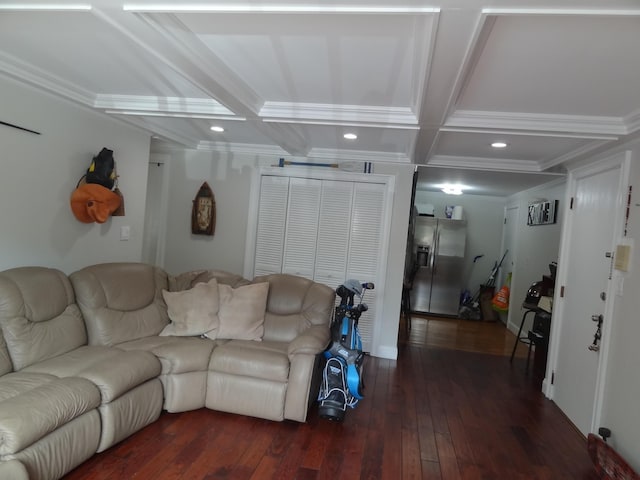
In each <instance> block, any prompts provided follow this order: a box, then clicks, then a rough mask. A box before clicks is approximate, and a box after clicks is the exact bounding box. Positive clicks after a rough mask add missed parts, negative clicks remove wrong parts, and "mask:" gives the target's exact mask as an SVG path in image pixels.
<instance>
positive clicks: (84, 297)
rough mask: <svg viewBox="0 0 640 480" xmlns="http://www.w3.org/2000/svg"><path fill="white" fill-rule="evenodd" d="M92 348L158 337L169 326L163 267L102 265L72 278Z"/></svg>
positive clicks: (81, 271) (70, 276) (166, 284)
mask: <svg viewBox="0 0 640 480" xmlns="http://www.w3.org/2000/svg"><path fill="white" fill-rule="evenodd" d="M69 278H70V279H71V283H72V284H73V289H74V291H75V293H76V301H77V303H78V306H79V307H80V310H81V311H82V315H83V317H84V320H85V323H86V326H87V334H88V336H89V344H90V345H107V346H112V345H117V344H119V343H123V342H128V341H131V340H137V339H139V338H144V337H150V336H152V335H157V334H159V333H160V332H161V331H162V329H163V328H164V327H165V326H166V325H168V323H169V316H168V314H167V306H166V304H165V302H164V299H163V298H162V290H163V289H164V290H167V289H168V288H169V279H168V275H167V274H166V272H165V271H164V270H162V269H161V268H158V267H155V266H153V265H148V264H144V263H102V264H98V265H91V266H89V267H85V268H83V269H82V270H78V271H77V272H74V273H72V274H71V275H69Z"/></svg>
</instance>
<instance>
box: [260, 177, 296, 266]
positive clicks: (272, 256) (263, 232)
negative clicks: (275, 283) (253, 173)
mask: <svg viewBox="0 0 640 480" xmlns="http://www.w3.org/2000/svg"><path fill="white" fill-rule="evenodd" d="M288 199H289V179H288V178H287V177H271V176H263V177H262V178H261V180H260V202H259V205H258V226H257V231H256V253H255V261H254V275H255V276H258V275H268V274H271V273H280V272H282V257H283V252H284V232H285V225H286V221H287V203H288Z"/></svg>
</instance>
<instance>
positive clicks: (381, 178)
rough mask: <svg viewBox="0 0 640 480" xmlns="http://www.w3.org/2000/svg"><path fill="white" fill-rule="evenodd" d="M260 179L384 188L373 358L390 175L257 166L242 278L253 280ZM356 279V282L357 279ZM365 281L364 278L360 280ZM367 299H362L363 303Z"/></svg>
mask: <svg viewBox="0 0 640 480" xmlns="http://www.w3.org/2000/svg"><path fill="white" fill-rule="evenodd" d="M263 176H280V177H290V178H306V179H317V180H336V181H350V182H355V183H377V184H383V185H384V186H385V199H384V211H383V215H382V218H381V219H380V223H381V238H380V252H379V257H378V258H377V261H378V275H377V277H378V278H377V279H376V286H375V289H376V297H377V300H376V309H375V310H376V312H377V313H376V318H375V320H374V324H373V332H372V341H371V351H370V353H371V354H372V355H375V354H376V352H377V350H378V346H379V344H380V329H381V326H382V318H380V316H381V314H382V311H383V307H382V302H383V299H384V292H385V281H386V277H387V259H388V252H389V241H390V233H391V232H390V230H391V212H392V209H393V196H394V190H395V177H394V176H393V175H380V174H364V173H351V172H344V171H335V170H333V169H329V168H326V169H321V168H310V167H284V168H282V167H258V168H255V169H254V171H253V177H252V180H251V190H250V192H251V193H250V198H249V215H248V218H247V238H246V248H245V258H244V269H243V275H244V277H245V278H249V279H251V278H254V276H255V275H254V263H255V249H256V236H257V224H258V207H259V202H260V185H261V179H262V177H263ZM359 280H360V279H359ZM361 281H363V282H364V281H368V279H361ZM366 301H367V298H366V296H365V302H366Z"/></svg>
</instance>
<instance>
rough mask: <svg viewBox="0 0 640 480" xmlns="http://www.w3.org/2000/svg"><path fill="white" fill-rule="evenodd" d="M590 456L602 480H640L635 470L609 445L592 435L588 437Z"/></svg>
mask: <svg viewBox="0 0 640 480" xmlns="http://www.w3.org/2000/svg"><path fill="white" fill-rule="evenodd" d="M587 449H588V450H589V456H590V457H591V460H592V461H593V464H594V465H595V468H596V473H597V474H598V476H599V477H600V478H601V479H602V480H640V475H638V474H637V473H636V472H635V471H634V470H633V468H631V466H630V465H629V464H628V463H627V462H626V460H625V459H624V458H622V457H621V456H620V454H618V453H617V452H616V451H615V450H614V449H613V448H611V446H609V444H607V443H606V442H604V440H602V439H601V438H600V437H598V436H597V435H594V434H593V433H590V434H589V436H588V437H587Z"/></svg>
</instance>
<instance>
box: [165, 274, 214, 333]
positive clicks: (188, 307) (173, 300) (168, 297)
mask: <svg viewBox="0 0 640 480" xmlns="http://www.w3.org/2000/svg"><path fill="white" fill-rule="evenodd" d="M162 296H163V297H164V301H165V302H166V303H167V310H168V313H169V318H170V319H171V323H170V324H169V325H167V326H166V327H164V329H163V330H162V331H161V332H160V335H161V336H169V335H172V336H195V335H203V334H205V333H207V332H212V334H215V330H216V329H217V328H218V325H219V320H218V308H219V305H220V302H219V294H218V281H217V280H216V279H215V278H212V279H211V280H210V281H208V282H207V283H198V284H196V285H195V286H194V287H193V288H191V289H189V290H183V291H181V292H168V291H167V290H163V291H162Z"/></svg>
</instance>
